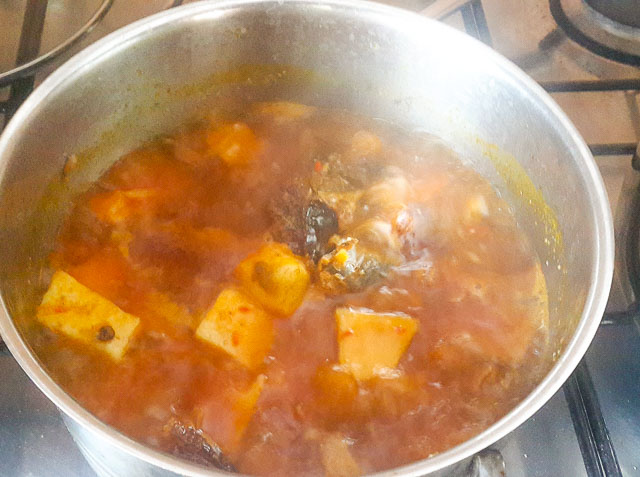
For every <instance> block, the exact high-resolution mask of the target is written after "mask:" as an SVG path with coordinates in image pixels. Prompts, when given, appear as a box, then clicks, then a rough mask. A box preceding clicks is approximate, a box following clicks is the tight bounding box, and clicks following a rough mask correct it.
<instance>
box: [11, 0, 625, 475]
mask: <svg viewBox="0 0 640 477" xmlns="http://www.w3.org/2000/svg"><path fill="white" fill-rule="evenodd" d="M240 96H242V97H244V98H246V99H248V100H251V99H262V98H282V99H289V100H295V101H302V102H307V103H313V104H318V105H323V106H329V107H332V106H334V107H335V106H339V107H344V108H348V109H350V110H354V111H358V112H361V113H363V114H366V115H369V116H376V117H380V118H384V119H386V120H389V121H392V122H394V123H398V124H401V125H403V126H405V127H408V128H418V129H421V130H426V131H429V132H432V133H434V134H437V135H439V136H441V137H442V138H443V139H444V140H445V141H447V142H448V143H449V144H450V145H452V146H453V148H454V149H456V150H457V151H458V152H459V153H460V154H461V155H462V157H464V158H465V160H467V162H468V163H469V164H471V165H472V166H474V167H475V168H477V170H479V171H480V172H481V173H483V174H484V175H486V176H487V177H488V178H489V179H490V180H491V181H492V182H493V183H494V184H495V186H496V188H497V189H498V190H499V191H500V193H501V194H502V195H503V196H504V197H505V198H506V199H507V200H508V201H509V202H510V203H511V205H512V206H513V209H514V212H515V214H516V216H517V218H518V220H519V222H520V224H521V225H522V227H523V228H524V229H525V230H526V232H527V233H528V234H529V236H530V237H531V240H532V242H533V244H534V246H535V248H536V250H537V252H538V254H539V256H540V257H541V260H542V263H543V264H544V265H545V266H544V271H545V276H546V278H547V282H548V285H549V290H550V305H551V310H550V312H551V338H550V344H549V356H550V359H549V363H550V364H549V370H548V373H547V374H546V377H545V378H544V379H543V380H542V381H541V382H540V383H539V385H538V386H537V387H536V388H535V390H534V391H533V392H531V394H530V395H529V396H528V397H527V398H526V399H524V400H523V401H522V402H521V403H520V404H519V405H518V406H517V407H516V408H514V409H513V410H512V411H511V412H510V413H509V414H508V415H506V416H505V417H504V418H502V419H501V420H500V421H499V422H497V423H495V424H494V425H493V426H491V427H490V428H489V429H487V430H486V431H485V432H483V433H482V434H480V435H478V436H476V437H474V438H472V439H470V440H468V441H467V442H465V443H463V444H461V445H459V446H457V447H455V448H453V449H451V450H449V451H446V452H443V453H441V454H439V455H436V456H434V457H431V458H429V459H425V460H423V461H420V462H416V463H413V464H411V465H408V466H406V467H403V468H401V469H396V470H393V471H389V472H385V473H383V474H381V475H404V476H418V475H425V474H428V473H432V472H438V473H442V474H445V473H446V472H447V469H448V468H449V466H451V465H453V464H455V463H457V462H460V461H462V460H463V459H465V458H467V457H469V456H470V455H472V454H473V453H475V452H477V451H479V450H481V449H483V448H485V447H487V446H489V445H491V444H493V443H495V442H496V441H498V440H499V439H500V438H501V437H502V436H504V435H505V434H507V433H509V432H510V431H512V430H513V429H515V428H516V427H517V426H518V425H520V424H521V423H522V422H523V421H524V420H526V419H527V418H529V417H530V416H531V415H532V414H533V413H534V412H535V411H536V410H537V409H539V408H540V407H541V406H542V405H543V404H544V403H545V402H546V401H547V400H548V399H549V398H550V397H551V396H552V395H553V394H554V393H555V392H556V391H557V390H558V389H559V387H560V386H561V385H562V383H563V382H564V381H565V379H566V378H567V377H568V376H569V374H570V373H571V372H572V371H573V369H574V367H575V366H576V365H577V363H578V362H579V360H580V359H581V358H582V356H583V354H584V353H585V351H586V349H587V347H588V346H589V343H590V342H591V339H592V337H593V335H594V333H595V331H596V329H597V327H598V323H599V321H600V317H601V314H602V312H603V310H604V307H605V303H606V299H607V295H608V291H609V286H610V282H611V277H612V268H613V232H612V231H613V227H612V220H611V213H610V210H609V206H608V202H607V197H606V193H605V190H604V187H603V184H602V180H601V177H600V175H599V173H598V170H597V168H596V166H595V163H594V161H593V159H592V157H591V155H590V153H589V150H588V149H587V147H586V146H585V144H584V142H583V140H582V139H581V138H580V136H579V135H578V133H577V132H576V130H575V128H574V127H573V126H572V124H571V123H570V122H569V120H568V119H567V117H566V116H565V115H564V114H563V113H562V111H561V110H560V109H559V108H558V106H557V105H556V104H555V103H554V102H553V101H552V100H551V99H550V98H549V96H547V94H545V93H544V91H543V90H542V89H541V88H540V87H539V86H537V85H536V84H535V83H534V82H533V81H532V80H531V79H529V78H528V77H527V76H526V75H525V74H524V73H522V72H521V71H520V70H518V69H517V68H516V67H515V66H514V65H512V64H511V63H509V62H508V61H506V60H505V59H503V58H502V57H500V56H499V55H497V54H496V53H494V52H493V51H491V50H490V49H489V48H487V47H485V46H484V45H482V44H480V43H479V42H477V41H475V40H473V39H471V38H469V37H467V36H466V35H464V34H462V33H459V32H457V31H455V30H453V29H451V28H448V27H446V26H443V25H441V24H438V23H436V22H434V21H430V20H426V19H424V18H421V17H419V16H417V15H415V14H411V13H407V12H405V11H401V10H397V9H393V8H389V7H385V6H381V5H377V4H368V3H362V2H358V1H352V0H346V1H340V0H286V1H256V0H230V1H221V2H215V3H196V4H190V5H187V6H184V7H181V8H177V9H174V10H169V11H166V12H163V13H161V14H158V15H155V16H153V17H149V18H146V19H144V20H142V21H140V22H137V23H135V24H133V25H130V26H128V27H126V28H124V29H122V30H119V31H118V32H116V33H114V34H112V35H110V36H108V37H106V38H104V39H103V40H101V41H99V42H98V43H96V44H94V45H93V46H91V47H89V48H88V49H86V50H84V51H83V52H81V53H79V54H78V55H77V56H75V57H74V58H73V59H71V60H70V61H69V62H67V63H66V64H65V65H64V66H62V67H61V68H60V69H59V70H57V71H56V72H55V73H54V74H52V75H51V76H50V77H49V78H48V79H47V80H46V81H45V82H44V83H43V84H42V85H41V86H40V87H39V88H38V89H37V90H36V91H35V92H34V93H33V94H32V95H31V96H30V97H29V98H28V99H27V101H26V102H25V103H24V105H23V106H22V107H21V108H20V110H19V111H18V112H17V114H16V115H15V117H14V118H13V119H12V120H11V122H10V123H9V125H8V126H7V127H6V129H5V131H4V133H3V134H2V136H1V138H0V244H1V249H0V290H1V293H2V304H3V306H2V311H1V313H0V332H2V335H3V337H4V339H5V341H6V343H7V345H8V346H9V348H10V350H11V352H12V353H13V355H14V356H15V358H16V360H17V361H18V362H19V363H20V365H21V366H22V368H23V369H24V370H25V371H26V372H27V374H28V375H29V376H30V377H31V379H32V380H33V381H34V382H35V383H36V385H38V387H39V388H40V389H41V390H42V391H43V392H44V393H45V394H46V395H47V396H48V397H49V398H50V399H51V400H52V401H53V402H54V403H55V404H56V405H57V406H58V407H59V408H60V409H61V411H62V412H63V413H64V416H65V421H66V422H67V425H68V427H69V430H70V431H71V433H72V434H73V436H74V438H75V440H76V442H77V443H78V445H79V446H80V448H81V449H82V451H83V452H84V453H85V455H86V456H87V458H88V459H89V461H90V462H91V463H92V465H93V466H94V467H95V468H96V469H99V471H100V472H101V473H102V474H103V475H114V476H124V475H126V476H151V475H153V476H156V475H157V476H160V475H163V476H164V475H176V474H181V475H189V476H195V475H212V472H211V471H206V470H203V469H202V468H200V467H197V466H194V465H189V464H186V463H184V462H182V461H180V460H177V459H175V458H173V457H170V456H167V455H164V454H162V453H159V452H156V451H154V450H152V449H149V448H147V447H145V446H143V445H141V444H138V443H136V442H133V441H132V440H130V439H128V438H127V437H125V436H123V435H122V434H120V433H119V432H118V431H116V430H114V429H112V428H110V427H109V426H107V425H105V424H104V423H102V422H100V421H99V420H98V419H96V418H95V417H94V416H93V415H91V414H90V413H88V412H87V411H85V410H84V409H83V408H82V407H81V406H80V405H79V404H78V403H77V402H75V401H74V400H73V399H72V398H71V397H70V396H69V395H67V394H66V393H65V392H64V391H63V390H62V389H61V388H60V387H58V385H57V384H56V383H55V382H54V381H53V380H52V379H51V378H50V377H49V376H48V374H47V372H46V370H45V369H43V367H42V366H41V363H40V362H39V360H38V358H37V356H35V355H34V353H33V352H32V350H31V348H30V346H29V342H30V339H31V327H30V323H32V317H33V315H34V310H35V306H36V305H37V303H38V302H39V299H40V297H41V294H42V292H43V290H44V289H45V287H46V285H47V280H48V272H47V269H46V267H45V264H46V261H45V258H46V255H47V253H48V252H49V251H50V250H51V247H52V244H53V241H54V237H55V233H56V231H57V228H58V226H59V224H60V220H61V217H62V215H63V214H64V213H65V211H66V210H67V206H68V204H69V199H70V197H71V196H72V195H73V194H74V193H76V192H77V191H80V190H83V188H85V187H86V186H87V184H88V183H89V182H90V181H92V180H95V179H96V178H97V176H98V175H99V174H100V172H102V171H103V170H105V169H106V168H107V167H108V166H109V165H110V164H111V163H112V162H113V161H114V160H116V159H117V157H118V156H119V155H120V154H121V153H123V152H125V151H126V150H128V149H130V148H132V147H134V146H135V145H138V144H140V142H142V141H144V140H146V139H148V138H150V137H153V136H154V135H156V134H158V133H161V132H164V131H167V130H168V129H170V127H171V126H172V125H174V124H176V122H180V121H182V120H183V119H185V118H188V117H190V116H192V115H193V114H198V113H202V112H203V111H204V110H206V109H207V108H210V107H213V106H219V105H221V104H222V105H224V104H229V103H230V102H233V100H234V99H233V98H237V97H240ZM72 153H76V154H77V155H76V156H73V157H74V160H77V167H76V168H75V169H74V170H73V172H71V173H64V172H63V170H64V166H65V163H66V161H68V158H69V154H72ZM67 172H68V168H67ZM380 438H381V439H382V438H384V436H381V437H380ZM213 474H215V473H213Z"/></svg>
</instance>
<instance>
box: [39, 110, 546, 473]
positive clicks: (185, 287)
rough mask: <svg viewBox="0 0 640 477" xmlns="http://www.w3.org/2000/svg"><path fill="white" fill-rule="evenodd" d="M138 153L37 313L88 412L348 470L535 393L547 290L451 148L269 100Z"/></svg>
mask: <svg viewBox="0 0 640 477" xmlns="http://www.w3.org/2000/svg"><path fill="white" fill-rule="evenodd" d="M177 131H178V132H177V133H175V134H173V135H171V136H166V137H161V138H158V139H157V140H155V141H153V142H151V143H149V144H146V145H144V146H143V147H141V148H140V149H137V150H134V151H132V152H130V153H128V154H126V155H125V156H123V157H122V158H121V159H120V160H119V161H118V162H117V163H115V164H114V165H113V166H112V167H111V168H110V169H109V170H108V171H107V172H106V173H105V174H104V175H103V176H102V177H101V178H100V179H99V180H98V181H97V182H96V183H95V184H94V185H93V186H92V187H91V188H90V189H89V190H88V191H87V192H86V193H84V194H82V195H81V196H80V197H78V198H77V200H76V201H75V205H74V207H73V210H72V211H71V213H70V215H69V216H68V218H67V220H66V223H65V225H64V227H63V228H62V230H61V232H60V235H59V239H58V241H57V245H56V249H55V252H54V253H53V254H52V256H51V268H52V270H53V271H55V273H54V274H53V278H52V280H51V285H50V288H49V290H48V291H47V293H46V294H45V296H44V298H43V300H42V304H41V305H40V307H39V308H38V312H37V320H36V321H37V330H38V332H37V339H36V340H35V346H36V349H37V351H38V354H39V356H40V357H41V358H42V359H43V361H44V362H45V363H46V366H47V368H48V369H49V371H50V372H51V374H52V375H53V376H54V377H55V379H56V380H57V381H58V382H59V383H60V384H61V385H62V386H63V387H64V388H65V389H66V390H67V391H68V392H69V393H70V394H71V395H72V396H74V397H75V398H76V399H77V400H78V401H79V402H80V403H82V405H83V406H85V407H86V408H87V409H89V410H90V411H91V412H93V413H94V414H95V415H96V416H98V417H99V418H100V419H102V420H104V421H105V422H107V423H109V424H111V425H112V426H114V427H115V428H117V429H119V430H121V431H122V432H124V433H125V434H127V435H129V436H131V437H133V438H135V439H138V440H139V441H141V442H144V443H146V444H148V445H150V446H153V447H155V448H158V449H161V450H163V451H166V452H169V453H172V454H175V455H178V456H181V457H183V458H185V459H189V460H191V461H194V462H196V463H199V464H202V465H207V466H212V467H217V468H221V469H226V470H232V471H238V472H242V473H248V474H255V475H269V476H276V475H278V476H291V475H328V476H336V477H340V476H352V475H360V474H364V473H368V472H373V471H377V470H382V469H388V468H391V467H395V466H399V465H402V464H407V463H410V462H412V461H415V460H418V459H422V458H425V457H427V456H430V455H433V454H435V453H438V452H442V451H444V450H446V449H448V448H450V447H452V446H454V445H456V444H459V443H461V442H463V441H465V440H466V439H468V438H470V437H472V436H473V435H475V434H477V433H479V432H481V431H482V430H484V429H485V428H487V427H488V426H489V425H491V424H492V423H493V422H495V421H496V420H497V419H499V418H500V417H501V416H503V415H504V414H505V413H506V412H508V411H509V410H510V409H511V408H512V407H513V406H515V404H517V403H518V402H519V401H520V400H521V399H522V398H523V397H524V396H525V395H526V394H527V393H528V392H530V391H531V389H532V388H533V386H534V385H535V383H536V382H537V381H538V379H539V377H540V373H541V369H542V363H541V358H540V355H541V354H542V353H541V350H542V349H543V347H544V345H545V342H546V339H547V332H548V311H547V310H548V304H547V293H546V285H545V280H544V275H543V274H542V272H541V268H540V264H539V261H538V259H537V257H536V256H535V253H534V252H533V251H532V249H531V247H530V245H529V243H528V241H527V238H526V237H525V235H524V234H523V233H522V232H521V231H520V230H519V229H518V227H517V225H516V221H515V219H514V217H513V216H512V214H511V212H510V209H509V207H508V205H507V204H506V203H505V202H504V201H503V200H502V199H501V198H500V197H499V196H498V195H497V194H496V192H495V190H494V189H493V188H492V187H491V186H490V184H489V183H488V182H487V181H486V180H485V179H483V178H482V177H481V176H480V175H478V174H477V173H476V172H474V171H473V170H471V169H470V168H468V167H466V166H464V165H463V164H462V163H461V162H460V161H459V160H458V159H457V158H456V157H455V155H454V154H453V153H452V152H451V151H450V149H448V148H447V147H446V146H445V145H443V144H442V143H441V142H440V141H439V140H437V139H435V138H433V137H431V136H428V135H424V134H417V133H407V132H403V131H400V130H398V129H394V128H392V127H391V126H389V125H387V124H383V123H382V122H380V121H374V120H370V119H366V118H362V117H359V116H355V115H351V114H348V113H345V112H342V111H327V110H321V109H317V108H314V107H310V106H305V105H300V104H294V103H286V102H275V103H256V104H252V105H250V106H248V107H246V108H244V109H243V110H242V111H241V112H235V113H228V112H227V113H225V114H223V113H220V114H215V115H212V116H210V117H208V118H207V119H206V120H202V121H198V122H196V123H194V124H191V125H188V126H183V127H182V128H180V129H177Z"/></svg>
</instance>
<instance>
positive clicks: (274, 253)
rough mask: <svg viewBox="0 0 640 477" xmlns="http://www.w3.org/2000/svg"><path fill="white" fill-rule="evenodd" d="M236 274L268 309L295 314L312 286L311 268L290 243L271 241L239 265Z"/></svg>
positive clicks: (278, 312) (248, 291) (280, 313)
mask: <svg viewBox="0 0 640 477" xmlns="http://www.w3.org/2000/svg"><path fill="white" fill-rule="evenodd" d="M236 276H237V277H238V279H239V280H240V282H241V283H242V286H243V288H244V289H245V290H246V291H247V293H248V294H249V295H251V296H252V297H253V298H254V299H255V300H256V301H258V303H260V304H261V305H262V306H264V307H265V308H266V309H267V310H269V311H271V312H273V313H276V314H278V315H281V316H289V315H291V314H292V313H293V312H294V311H296V309H297V308H298V307H299V306H300V304H301V303H302V300H303V299H304V295H305V293H306V292H307V288H308V287H309V280H310V277H309V272H308V271H307V268H306V267H305V265H304V263H303V262H302V260H300V259H299V258H298V257H296V256H295V255H294V254H293V253H292V252H291V250H289V247H287V246H286V245H283V244H279V243H271V244H267V245H265V246H264V247H262V248H261V249H260V250H258V251H257V252H256V253H254V254H252V255H249V256H248V257H247V258H246V259H244V260H243V261H242V263H240V265H238V268H237V269H236Z"/></svg>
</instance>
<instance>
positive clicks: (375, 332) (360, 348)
mask: <svg viewBox="0 0 640 477" xmlns="http://www.w3.org/2000/svg"><path fill="white" fill-rule="evenodd" d="M336 322H337V327H338V346H339V359H340V364H341V365H343V366H344V367H345V368H346V369H348V370H349V371H350V372H351V374H353V376H354V377H355V378H356V379H357V380H359V381H362V380H367V379H370V378H373V377H374V376H385V375H389V373H390V371H393V369H394V368H395V367H396V366H397V365H398V361H400V358H401V357H402V355H403V353H404V352H405V351H406V349H407V347H408V346H409V343H411V339H412V338H413V335H414V334H415V333H416V331H417V330H418V321H417V320H416V319H414V318H411V317H410V316H408V315H405V314H403V313H376V312H374V311H371V310H368V309H364V308H338V309H337V310H336Z"/></svg>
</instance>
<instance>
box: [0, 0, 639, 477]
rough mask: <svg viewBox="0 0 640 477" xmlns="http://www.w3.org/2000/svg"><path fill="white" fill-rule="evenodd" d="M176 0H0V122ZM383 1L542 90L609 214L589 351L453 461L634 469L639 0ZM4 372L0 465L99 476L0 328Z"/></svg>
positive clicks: (539, 470)
mask: <svg viewBox="0 0 640 477" xmlns="http://www.w3.org/2000/svg"><path fill="white" fill-rule="evenodd" d="M180 3H189V2H188V1H186V0H185V1H184V2H182V1H180V0H128V1H126V2H125V1H123V0H86V1H84V2H81V4H78V2H74V1H71V0H0V25H2V29H0V45H1V46H0V128H1V127H2V126H3V125H4V124H5V123H6V121H8V119H9V118H10V117H11V116H12V115H13V113H14V112H15V110H16V109H17V107H19V105H20V104H21V103H22V101H23V100H24V99H25V98H26V97H27V95H28V94H29V93H30V92H31V91H32V89H33V87H34V86H36V85H37V84H38V83H40V82H41V81H42V80H43V79H44V78H45V77H46V76H47V75H48V74H49V73H50V72H51V71H53V70H54V69H55V68H56V67H57V66H59V65H60V64H61V63H62V62H63V61H64V60H65V59H67V58H69V57H70V56H71V55H72V54H73V53H75V52H77V51H79V50H80V49H81V48H83V47H84V46H87V45H88V44H90V43H92V42H94V41H96V40H97V39H99V38H100V37H102V36H104V35H106V34H107V33H109V32H111V31H113V30H115V29H117V28H118V27H120V26H123V25H126V24H128V23H131V22H133V21H135V20H137V19H139V18H142V17H144V16H147V15H150V14H152V13H155V12H158V11H160V10H162V9H165V8H171V7H173V6H176V5H177V4H180ZM384 3H389V4H393V5H396V6H399V7H401V8H407V9H410V10H414V11H423V12H424V11H428V12H429V13H430V14H438V16H439V17H440V18H441V20H442V21H444V22H446V23H449V24H450V25H452V26H454V27H456V28H459V29H461V30H463V31H465V32H466V33H468V34H469V35H472V36H475V37H476V38H477V39H479V40H480V41H483V42H485V43H487V44H488V45H490V46H491V47H493V48H494V49H496V50H497V51H498V52H500V53H501V54H503V55H504V56H506V57H507V58H509V59H511V60H512V61H513V62H515V63H516V64H517V65H518V66H520V67H521V68H522V69H523V70H524V71H526V72H527V73H528V74H529V75H530V76H532V77H533V78H534V79H535V80H536V81H538V82H539V83H540V84H541V85H542V86H543V87H544V88H545V89H546V90H547V91H548V92H549V93H551V95H552V96H553V97H554V99H555V100H556V101H557V102H558V104H559V105H560V106H561V107H562V108H563V109H564V110H565V112H566V113H567V114H568V115H569V117H570V118H571V119H572V120H573V122H574V123H575V125H576V126H577V127H578V129H579V130H580V132H581V134H582V135H583V137H584V138H585V140H586V141H587V143H588V144H589V146H590V148H591V151H592V153H593V154H594V156H595V158H596V162H597V164H598V166H599V168H600V172H601V173H602V176H603V178H604V181H605V185H606V188H607V192H608V194H609V200H610V202H611V208H612V211H613V216H614V222H615V232H616V233H615V237H616V267H615V274H614V280H613V286H612V290H611V296H610V299H609V303H608V306H607V311H606V313H605V315H604V317H603V319H602V324H601V326H600V329H599V331H598V333H597V335H596V337H595V339H594V341H593V344H592V345H591V347H590V349H589V351H588V352H587V354H586V356H585V358H584V359H583V361H582V362H581V364H580V365H579V366H578V368H577V369H576V371H575V373H574V374H573V375H572V376H571V378H570V379H569V380H568V381H567V382H566V383H565V385H564V386H563V388H562V389H561V390H560V391H559V392H558V393H557V394H556V395H555V396H554V397H553V398H552V399H551V400H550V401H549V402H548V403H547V404H546V405H545V406H544V407H543V408H542V409H540V410H539V411H538V412H537V413H536V414H535V415H534V416H533V417H532V418H531V419H529V420H528V421H527V422H525V423H524V424H523V425H522V426H520V427H519V428H518V429H517V430H516V431H514V432H512V433H511V434H509V435H508V436H506V437H505V438H503V439H502V440H501V441H499V442H497V443H496V444H495V445H493V446H492V447H491V448H490V449H487V450H485V451H483V452H482V453H480V454H478V455H477V456H476V457H475V458H474V460H473V461H472V463H471V465H470V466H464V467H463V468H460V469H458V470H457V471H454V472H453V475H455V476H458V475H459V476H463V475H464V476H468V475H478V476H479V475H487V476H494V475H495V476H497V475H506V476H508V477H529V476H589V477H591V476H621V475H629V476H631V475H640V470H639V467H640V452H639V451H638V449H640V250H639V249H640V213H638V212H639V211H640V148H639V147H638V144H639V142H640V25H639V23H640V1H638V0H616V1H613V0H607V1H602V0H521V1H511V0H468V1H464V0H463V1H443V0H436V1H435V2H433V0H384ZM425 9H426V10H425ZM16 65H18V66H16ZM576 213H580V204H576ZM636 296H637V297H638V300H636ZM0 383H2V384H1V385H0V476H7V477H25V476H38V477H40V476H42V477H46V476H67V477H95V476H96V474H95V472H94V471H93V470H92V468H91V467H90V465H89V464H88V463H87V462H86V461H85V460H84V458H83V457H82V455H81V454H80V451H79V450H78V449H77V447H76V446H75V444H74V442H73V440H72V439H71V436H70V435H69V434H68V432H67V430H66V428H65V427H64V424H63V422H62V420H61V418H60V415H59V413H58V411H57V409H56V408H55V406H53V404H51V403H50V402H49V401H48V400H47V398H45V397H44V395H43V394H42V393H41V392H40V391H39V390H38V389H37V388H36V387H35V386H34V385H33V384H32V383H31V381H29V379H28V378H27V376H26V375H25V374H24V373H23V372H22V370H21V369H20V367H19V366H18V364H17V363H16V362H15V361H14V360H13V358H12V357H11V355H10V354H9V352H8V351H7V350H6V348H5V347H4V346H3V345H2V344H1V342H0Z"/></svg>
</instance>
